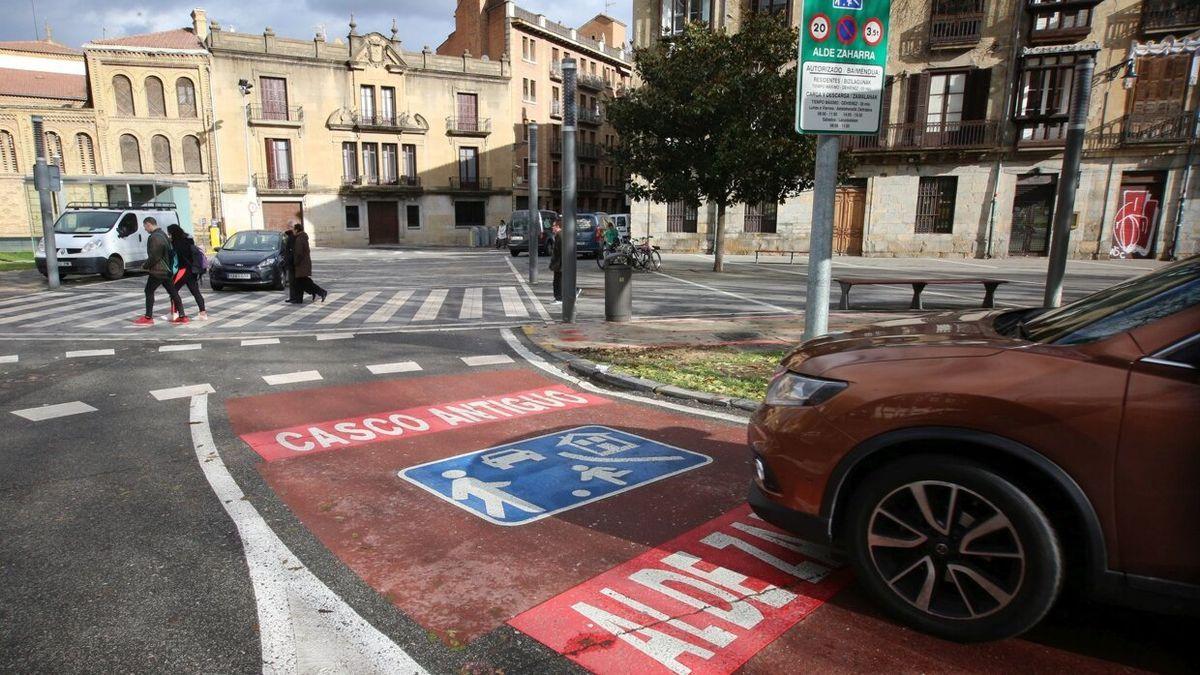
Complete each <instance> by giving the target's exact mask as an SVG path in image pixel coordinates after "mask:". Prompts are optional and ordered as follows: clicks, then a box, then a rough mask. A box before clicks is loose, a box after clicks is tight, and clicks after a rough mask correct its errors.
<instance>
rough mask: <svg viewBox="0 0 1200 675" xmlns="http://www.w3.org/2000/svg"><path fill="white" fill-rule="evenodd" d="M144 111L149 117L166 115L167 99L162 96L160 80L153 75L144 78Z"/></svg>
mask: <svg viewBox="0 0 1200 675" xmlns="http://www.w3.org/2000/svg"><path fill="white" fill-rule="evenodd" d="M146 111H147V113H148V114H149V115H150V116H151V117H166V116H167V101H166V98H165V97H164V96H163V83H162V80H160V79H158V78H157V77H154V76H153V75H151V76H150V77H147V78H146Z"/></svg>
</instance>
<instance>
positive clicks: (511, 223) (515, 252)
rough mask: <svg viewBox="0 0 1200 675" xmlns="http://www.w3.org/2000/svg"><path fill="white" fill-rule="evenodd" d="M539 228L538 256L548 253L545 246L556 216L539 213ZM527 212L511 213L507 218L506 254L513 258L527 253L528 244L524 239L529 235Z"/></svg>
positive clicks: (545, 212)
mask: <svg viewBox="0 0 1200 675" xmlns="http://www.w3.org/2000/svg"><path fill="white" fill-rule="evenodd" d="M539 213H541V216H542V218H541V220H542V222H541V227H540V228H538V229H539V232H538V254H539V255H545V254H546V253H547V252H548V249H547V248H546V244H547V243H548V242H549V240H550V239H549V235H550V226H551V225H553V224H554V220H555V219H556V218H558V214H557V213H555V212H554V211H544V210H543V211H540V212H539ZM529 220H530V218H529V210H528V209H525V210H521V211H513V212H512V215H511V216H509V218H508V252H509V253H511V254H512V256H513V257H514V258H515V257H517V256H519V255H521V253H527V252H528V251H529V243H528V240H527V239H526V238H525V237H526V236H527V235H528V233H529Z"/></svg>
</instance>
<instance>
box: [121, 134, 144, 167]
mask: <svg viewBox="0 0 1200 675" xmlns="http://www.w3.org/2000/svg"><path fill="white" fill-rule="evenodd" d="M121 171H122V173H141V172H142V149H141V147H140V146H139V145H138V140H137V138H136V137H134V136H132V135H130V134H125V135H123V136H121Z"/></svg>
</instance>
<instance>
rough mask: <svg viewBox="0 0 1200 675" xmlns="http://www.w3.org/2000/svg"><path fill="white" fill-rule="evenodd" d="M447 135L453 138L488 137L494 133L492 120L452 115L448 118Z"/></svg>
mask: <svg viewBox="0 0 1200 675" xmlns="http://www.w3.org/2000/svg"><path fill="white" fill-rule="evenodd" d="M446 133H447V134H449V135H451V136H487V135H488V134H490V133H492V119H491V118H490V117H456V116H454V115H451V116H450V117H447V118H446Z"/></svg>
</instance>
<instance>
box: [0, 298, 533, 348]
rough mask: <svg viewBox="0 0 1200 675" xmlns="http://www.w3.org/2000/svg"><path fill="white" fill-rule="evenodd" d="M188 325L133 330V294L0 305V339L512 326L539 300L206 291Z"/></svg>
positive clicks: (191, 307)
mask: <svg viewBox="0 0 1200 675" xmlns="http://www.w3.org/2000/svg"><path fill="white" fill-rule="evenodd" d="M183 300H184V306H185V307H186V308H187V310H188V312H189V315H190V316H191V317H192V319H193V320H192V322H191V323H190V324H188V325H185V326H172V325H168V324H167V322H166V321H162V320H159V321H157V323H156V325H154V326H152V327H150V328H144V329H138V328H135V327H133V326H132V323H131V322H132V320H133V319H134V318H136V317H137V316H139V315H140V314H141V313H142V312H143V310H144V303H145V298H144V296H143V294H142V293H136V292H121V293H111V292H99V291H87V292H76V293H61V292H58V293H40V294H36V295H30V296H25V297H21V298H12V299H7V300H5V301H4V302H3V303H0V336H25V337H29V336H50V335H53V336H54V337H70V336H72V335H80V336H87V335H105V336H111V335H125V334H138V335H145V334H147V333H149V334H157V333H163V334H164V337H165V334H170V335H172V336H174V335H181V334H193V333H194V334H196V335H208V334H212V335H220V334H227V333H232V334H241V333H261V332H283V333H291V332H303V331H323V330H337V331H353V330H368V331H381V330H383V331H386V330H403V329H405V328H410V327H411V328H413V329H428V328H429V327H437V326H463V327H469V326H472V325H488V326H491V325H516V324H519V323H523V322H525V321H528V320H529V319H530V317H531V316H536V315H537V313H538V312H537V307H536V306H535V305H534V303H536V302H537V300H536V299H535V298H533V297H531V296H530V295H529V294H528V293H527V292H526V291H524V290H523V289H521V288H519V287H517V286H463V287H441V288H400V289H397V288H386V289H374V290H362V291H331V292H330V293H329V295H328V297H327V298H326V299H325V302H319V301H318V302H307V303H305V304H304V305H302V306H297V305H291V304H287V303H285V302H284V300H285V295H284V294H282V293H271V292H257V293H249V292H231V293H212V292H210V293H208V294H206V296H205V300H206V305H207V307H206V308H207V310H208V315H209V319H208V320H207V321H199V320H196V316H195V313H196V311H195V310H196V306H195V303H194V302H193V300H192V298H191V297H189V296H187V295H186V294H185V295H184V297H183ZM155 305H156V306H155V313H156V315H158V316H156V317H155V318H156V319H161V318H162V315H163V314H166V313H167V311H168V308H169V305H168V302H167V299H166V296H165V294H161V295H160V297H158V298H157V302H156V303H155Z"/></svg>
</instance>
